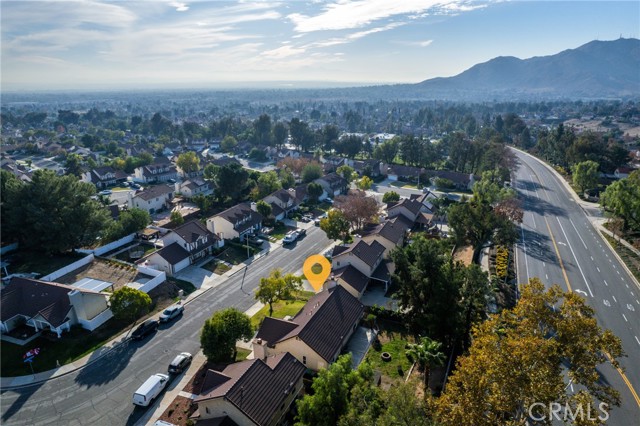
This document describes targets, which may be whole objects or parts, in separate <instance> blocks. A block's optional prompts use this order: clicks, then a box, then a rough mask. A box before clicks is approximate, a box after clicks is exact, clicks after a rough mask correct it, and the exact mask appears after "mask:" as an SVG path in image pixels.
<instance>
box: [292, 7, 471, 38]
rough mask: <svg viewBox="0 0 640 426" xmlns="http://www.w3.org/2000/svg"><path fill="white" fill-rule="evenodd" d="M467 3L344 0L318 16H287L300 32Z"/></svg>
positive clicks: (360, 24)
mask: <svg viewBox="0 0 640 426" xmlns="http://www.w3.org/2000/svg"><path fill="white" fill-rule="evenodd" d="M464 4H466V2H464V1H461V0H401V1H389V0H356V1H349V0H341V1H337V2H334V3H330V4H328V5H326V6H325V7H324V8H323V11H322V12H321V13H319V14H317V15H315V16H307V15H303V14H300V13H292V14H290V15H288V16H287V17H288V18H289V19H290V20H291V21H292V22H293V23H294V24H295V30H296V31H297V32H303V33H305V32H314V31H323V30H344V29H352V28H361V27H363V26H366V25H369V24H371V23H372V22H375V21H378V20H381V19H385V18H389V17H392V16H396V15H407V14H416V13H422V12H424V11H426V10H429V9H432V8H434V7H445V8H447V9H446V10H451V11H456V12H458V11H462V10H463V8H464V7H465V6H464Z"/></svg>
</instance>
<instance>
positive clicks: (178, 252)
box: [156, 243, 189, 265]
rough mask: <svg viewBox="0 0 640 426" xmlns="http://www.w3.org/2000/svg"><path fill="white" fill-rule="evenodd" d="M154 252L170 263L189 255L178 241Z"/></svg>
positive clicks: (172, 263) (173, 263)
mask: <svg viewBox="0 0 640 426" xmlns="http://www.w3.org/2000/svg"><path fill="white" fill-rule="evenodd" d="M156 254H157V255H158V256H160V257H162V258H163V259H164V260H166V261H167V262H168V263H169V264H171V265H175V264H176V263H178V262H180V261H182V260H184V259H186V258H187V257H189V252H188V251H186V250H185V249H184V248H182V247H181V246H180V244H178V243H172V244H169V245H168V246H166V247H163V248H162V249H160V250H158V251H157V252H156Z"/></svg>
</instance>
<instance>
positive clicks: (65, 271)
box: [40, 254, 94, 281]
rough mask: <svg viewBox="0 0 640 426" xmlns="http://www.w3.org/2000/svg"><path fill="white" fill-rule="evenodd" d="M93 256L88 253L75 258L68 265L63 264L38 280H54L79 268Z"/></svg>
mask: <svg viewBox="0 0 640 426" xmlns="http://www.w3.org/2000/svg"><path fill="white" fill-rule="evenodd" d="M93 259H94V256H93V254H90V255H88V256H85V257H83V258H82V259H80V260H77V261H75V262H73V263H72V264H70V265H67V266H65V267H64V268H61V269H58V270H57V271H55V272H52V273H50V274H49V275H45V276H44V277H42V278H40V280H42V281H53V280H56V279H58V278H60V277H61V276H63V275H66V274H68V273H69V272H71V271H75V270H76V269H78V268H80V267H81V266H84V265H87V264H89V263H91V262H93Z"/></svg>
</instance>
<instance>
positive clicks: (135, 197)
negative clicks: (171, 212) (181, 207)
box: [129, 185, 174, 214]
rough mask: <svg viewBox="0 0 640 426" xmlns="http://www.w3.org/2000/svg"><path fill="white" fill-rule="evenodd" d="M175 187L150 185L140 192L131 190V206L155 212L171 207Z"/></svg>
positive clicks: (151, 212) (150, 212)
mask: <svg viewBox="0 0 640 426" xmlns="http://www.w3.org/2000/svg"><path fill="white" fill-rule="evenodd" d="M173 195H174V188H173V187H172V186H170V185H157V186H150V187H148V188H147V189H145V190H144V191H140V192H138V193H135V194H134V193H133V192H129V206H130V207H136V208H138V209H142V210H146V211H148V212H149V214H154V213H155V212H157V211H161V210H163V209H165V208H170V202H171V200H172V199H173Z"/></svg>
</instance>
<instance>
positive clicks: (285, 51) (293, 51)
mask: <svg viewBox="0 0 640 426" xmlns="http://www.w3.org/2000/svg"><path fill="white" fill-rule="evenodd" d="M304 52H305V49H304V48H300V47H293V46H289V45H285V46H282V47H278V48H277V49H272V50H266V51H264V52H262V56H266V57H269V58H273V59H283V58H288V57H290V56H296V55H301V54H303V53H304Z"/></svg>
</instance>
